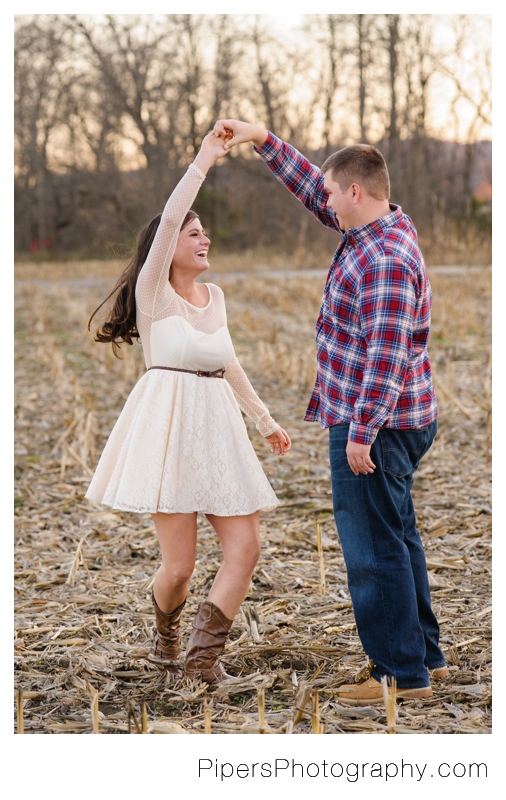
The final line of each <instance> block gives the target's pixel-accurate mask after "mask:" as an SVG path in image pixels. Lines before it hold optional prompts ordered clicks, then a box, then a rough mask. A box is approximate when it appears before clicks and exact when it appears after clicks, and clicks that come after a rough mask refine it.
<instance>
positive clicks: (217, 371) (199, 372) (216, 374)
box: [148, 367, 225, 378]
mask: <svg viewBox="0 0 506 800" xmlns="http://www.w3.org/2000/svg"><path fill="white" fill-rule="evenodd" d="M150 369H168V370H170V371H171V372H189V373H190V374H191V375H198V376H199V378H223V377H224V376H225V369H224V367H221V368H220V369H215V370H214V372H206V371H205V370H203V369H180V368H179V367H148V371H149V370H150Z"/></svg>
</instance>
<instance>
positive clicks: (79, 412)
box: [14, 262, 491, 734]
mask: <svg viewBox="0 0 506 800" xmlns="http://www.w3.org/2000/svg"><path fill="white" fill-rule="evenodd" d="M116 272H117V269H116V267H115V265H113V264H111V263H109V262H104V263H97V262H94V263H80V264H58V265H57V264H52V265H51V264H46V265H44V264H42V265H27V264H26V265H23V264H18V265H17V267H16V368H15V377H16V409H15V419H16V443H15V473H16V484H15V487H16V493H15V500H14V504H15V532H16V546H15V611H16V620H15V684H14V701H15V702H14V712H15V731H16V732H17V733H25V734H28V733H30V734H43V733H49V734H59V733H76V734H89V733H102V734H103V733H134V734H135V733H181V734H182V733H188V734H203V733H216V734H235V733H264V734H266V733H278V734H312V733H325V734H340V733H345V734H353V733H358V734H388V733H389V732H396V733H406V734H408V733H415V734H432V733H439V734H451V733H456V734H479V733H484V734H486V733H491V630H490V623H491V485H490V480H491V464H490V460H491V454H490V444H491V442H490V439H491V436H490V428H491V397H490V385H491V376H490V350H491V341H490V339H491V328H490V295H491V275H490V270H489V269H485V268H483V269H480V268H476V269H474V270H472V269H462V270H460V271H458V272H455V273H452V271H451V270H450V271H445V270H442V269H439V270H438V269H435V268H434V269H433V270H431V271H430V275H431V281H432V286H433V292H434V310H433V326H432V338H431V342H430V352H431V359H432V364H433V368H434V373H435V379H436V388H437V392H438V400H439V405H440V417H439V431H438V435H437V437H436V440H435V444H434V446H433V448H432V450H431V451H430V452H429V454H428V455H427V456H426V458H425V459H424V461H423V462H422V464H421V466H420V468H419V470H418V473H417V477H416V479H415V489H414V494H415V507H416V509H417V514H418V524H419V528H420V531H421V535H422V538H423V541H424V544H425V548H426V556H427V564H428V570H429V578H430V585H431V591H432V598H433V606H434V609H435V612H436V614H437V616H438V619H439V620H440V623H441V641H442V648H443V651H444V652H445V655H446V657H447V661H448V664H449V666H450V672H451V676H450V679H449V680H448V681H446V682H444V683H443V684H442V685H438V684H435V685H434V687H433V688H434V696H433V697H432V698H431V699H429V700H425V701H423V702H422V701H409V702H403V703H399V704H398V705H397V707H395V708H390V713H389V714H388V717H387V706H388V705H389V703H388V702H387V703H386V705H383V704H382V705H378V706H371V707H360V708H353V707H349V706H345V705H342V704H339V703H338V702H337V699H336V697H335V692H336V689H337V687H339V686H340V685H341V684H343V683H347V682H350V681H353V680H354V679H355V678H356V676H357V675H358V673H359V672H360V671H361V669H363V667H364V665H365V664H366V662H367V658H366V655H365V654H364V652H363V650H362V648H361V645H360V642H359V640H358V637H357V632H356V628H355V624H354V618H353V613H352V608H351V603H350V598H349V594H348V591H347V585H346V574H345V568H344V563H343V558H342V555H341V549H340V545H339V540H338V536H337V533H336V529H335V524H334V521H333V517H332V499H331V490H330V474H329V464H328V453H327V435H328V434H327V432H326V431H323V430H322V429H320V427H319V426H318V424H316V423H311V424H308V423H305V422H303V415H304V411H305V407H306V403H307V400H308V398H309V394H310V390H311V388H312V383H313V379H314V374H315V346H314V322H315V320H316V316H317V313H318V308H319V304H320V299H321V294H322V289H323V284H324V281H325V278H324V276H323V275H322V273H321V272H314V273H313V274H312V275H310V276H309V275H307V274H305V273H304V274H300V275H294V274H293V273H286V274H283V273H279V272H278V273H273V274H272V275H263V276H262V275H261V274H259V273H258V272H257V273H251V274H250V275H246V276H242V277H241V276H237V275H235V276H234V275H232V274H229V273H227V272H226V270H221V271H219V270H218V269H216V270H215V271H214V272H212V273H211V274H210V275H209V276H208V277H207V278H206V279H208V280H211V281H214V282H216V283H218V284H220V285H221V286H222V287H223V289H224V291H225V294H226V297H227V307H228V315H229V326H230V330H231V333H232V337H233V339H234V342H235V346H236V352H237V354H238V356H239V358H240V359H241V361H242V364H243V366H244V367H245V369H246V371H247V373H248V375H249V377H250V379H251V381H252V383H253V385H254V387H255V389H256V390H257V391H258V393H259V394H260V396H261V398H262V399H263V400H264V402H265V403H266V405H267V406H268V408H269V410H270V411H271V413H272V415H273V416H274V417H275V418H276V419H277V421H278V422H279V423H280V424H281V425H282V426H283V427H285V428H286V429H287V431H288V432H289V434H290V436H291V437H292V441H293V447H292V450H291V452H290V454H289V455H288V456H287V457H285V458H283V459H279V458H278V457H275V456H272V455H271V454H270V451H269V449H268V447H267V446H266V444H265V442H264V440H263V439H262V438H261V437H260V435H259V434H258V433H257V431H256V429H255V428H254V426H253V425H252V424H251V423H250V422H249V421H247V424H248V430H249V432H250V436H251V439H252V442H253V444H254V447H255V449H256V451H257V453H258V456H259V458H260V460H261V462H262V464H263V467H264V469H265V471H266V473H267V475H268V477H269V479H270V481H271V483H272V485H273V487H274V489H275V491H276V492H277V494H278V497H279V498H280V500H281V506H280V507H279V508H277V509H276V510H274V511H273V512H271V513H263V514H262V517H261V535H262V543H263V548H262V555H261V558H260V561H259V563H258V566H257V568H256V570H255V573H254V576H253V581H252V583H251V586H250V590H249V593H248V596H247V598H246V600H245V602H244V604H243V606H242V608H241V610H240V612H239V614H238V616H237V617H236V619H235V622H234V624H233V627H232V631H231V636H230V639H229V642H228V644H227V646H226V649H225V652H224V655H223V658H222V661H223V664H224V666H225V668H226V670H227V671H228V672H230V673H232V674H233V675H235V676H237V677H236V678H235V679H234V681H233V682H232V683H231V684H230V685H224V686H223V687H221V688H218V689H214V690H208V689H207V690H206V688H205V686H204V685H202V684H200V683H198V682H191V681H190V680H189V679H186V678H182V679H179V680H175V681H174V680H173V681H172V682H171V681H170V680H168V678H167V676H166V674H165V673H164V672H162V671H160V670H159V669H158V668H156V667H155V666H153V665H152V664H150V663H149V662H148V661H146V660H145V656H146V655H147V652H148V647H149V644H150V639H151V631H152V625H153V614H152V607H151V602H150V591H151V583H152V578H153V575H154V572H155V571H156V569H157V566H158V559H159V555H158V545H157V541H156V537H155V533H154V529H153V527H152V521H151V518H150V516H149V515H148V514H146V515H135V514H127V513H123V512H113V511H111V510H110V509H107V508H104V507H96V506H93V505H92V504H90V503H88V502H87V501H86V500H84V493H85V491H86V488H87V485H88V482H89V480H90V476H91V475H92V472H93V469H94V466H95V464H96V462H97V459H98V457H99V455H100V452H101V450H102V447H103V445H104V443H105V441H106V438H107V436H108V434H109V432H110V430H111V428H112V426H113V424H114V422H115V420H116V418H117V416H118V414H119V411H120V410H121V407H122V405H123V403H124V401H125V399H126V397H127V396H128V394H129V392H130V390H131V389H132V387H133V386H134V384H135V382H136V380H137V379H138V377H139V376H140V375H141V374H142V373H143V370H144V364H143V360H142V353H141V348H140V346H139V345H135V346H134V347H131V348H129V347H126V348H124V350H125V351H126V352H125V353H124V355H125V357H124V360H123V361H119V360H117V359H115V358H114V357H113V355H112V352H111V349H110V347H109V346H106V345H100V344H96V343H94V342H93V340H92V337H91V336H90V335H89V334H88V333H87V330H86V327H87V320H88V317H89V315H90V313H91V311H93V309H94V308H95V307H96V305H98V303H99V302H100V301H101V300H102V299H103V298H104V297H105V295H106V294H107V293H108V291H109V290H110V288H112V284H113V282H114V276H115V274H116ZM219 564H220V549H219V546H218V541H217V538H216V536H215V535H214V533H213V531H212V529H211V528H210V526H209V524H208V523H207V521H206V519H205V518H204V517H202V519H200V518H199V543H198V552H197V566H196V569H195V573H194V575H193V578H192V583H191V593H190V596H189V599H188V602H187V606H186V609H185V614H184V617H183V623H182V625H183V646H184V644H185V642H186V639H187V637H188V634H189V631H190V628H191V621H192V617H193V612H194V611H195V610H196V607H197V604H198V603H199V602H201V601H202V600H203V599H204V598H205V597H206V595H207V592H208V591H209V588H210V585H211V583H212V580H213V577H214V575H215V572H216V570H217V569H218V566H219Z"/></svg>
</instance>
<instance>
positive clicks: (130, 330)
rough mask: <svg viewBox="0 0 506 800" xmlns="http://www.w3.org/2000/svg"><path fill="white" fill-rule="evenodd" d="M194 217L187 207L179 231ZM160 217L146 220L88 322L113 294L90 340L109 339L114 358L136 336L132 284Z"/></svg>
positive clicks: (195, 215)
mask: <svg viewBox="0 0 506 800" xmlns="http://www.w3.org/2000/svg"><path fill="white" fill-rule="evenodd" d="M196 217H198V214H197V213H196V212H195V211H193V210H192V209H190V211H188V213H187V214H186V216H185V218H184V220H183V224H182V225H181V230H182V229H183V228H184V227H185V225H188V223H189V222H191V220H192V219H195V218H196ZM161 218H162V215H161V214H157V215H156V217H153V219H152V220H151V222H148V224H147V225H146V226H145V227H144V228H143V229H142V231H141V232H140V234H139V236H138V237H137V242H136V246H135V251H134V254H133V256H132V259H131V261H130V263H129V264H128V266H127V267H126V268H125V269H124V270H123V272H122V273H121V275H120V277H119V278H118V280H117V282H116V286H115V287H114V289H113V290H112V292H110V294H108V295H107V297H106V298H105V300H104V301H103V302H102V303H100V305H99V306H98V308H96V309H95V311H94V312H93V314H92V315H91V317H90V319H89V322H88V330H91V322H92V320H93V318H94V316H95V315H96V314H97V313H98V312H99V311H100V309H101V308H102V306H103V305H105V304H106V303H107V301H108V300H110V299H111V297H113V296H114V295H115V294H116V299H115V301H114V305H113V306H112V308H111V309H110V311H109V312H108V315H107V318H106V320H105V322H103V323H102V325H100V327H99V328H98V329H97V330H96V331H95V337H94V339H95V341H96V342H110V343H111V344H112V350H113V353H114V355H115V356H116V357H117V358H121V356H120V355H119V350H120V343H121V342H126V343H127V344H133V343H134V342H133V340H134V339H138V338H139V332H138V330H137V325H136V320H135V316H136V313H135V286H136V284H137V278H138V277H139V272H140V271H141V269H142V267H143V265H144V264H145V262H146V259H147V257H148V253H149V251H150V248H151V245H152V244H153V240H154V238H155V235H156V232H157V230H158V226H159V225H160V220H161Z"/></svg>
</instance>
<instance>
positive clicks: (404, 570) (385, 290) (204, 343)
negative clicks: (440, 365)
mask: <svg viewBox="0 0 506 800" xmlns="http://www.w3.org/2000/svg"><path fill="white" fill-rule="evenodd" d="M243 142H251V143H252V144H253V146H254V148H255V151H256V152H257V153H258V155H259V156H260V157H261V158H262V160H263V161H264V162H265V164H266V166H267V167H268V168H269V169H270V170H271V171H272V172H273V174H274V175H275V176H276V178H277V179H278V180H280V181H281V182H282V183H283V184H284V185H285V186H286V187H287V189H288V190H289V191H290V192H292V193H293V194H294V195H295V196H296V197H297V198H298V199H299V200H300V201H301V202H302V203H303V204H304V205H305V207H306V208H307V209H308V210H309V211H311V212H312V213H313V214H314V215H315V216H316V217H317V218H318V219H319V220H320V222H322V223H323V224H324V225H326V226H327V227H330V228H332V229H334V230H335V231H336V233H337V234H340V235H341V239H340V241H339V244H338V247H337V250H336V252H335V254H334V257H333V259H332V264H331V267H330V270H329V273H328V277H327V281H326V285H325V289H324V293H323V300H322V305H321V309H320V313H319V316H318V320H317V322H316V349H317V367H318V370H317V379H316V383H315V387H314V390H313V393H312V396H311V399H310V401H309V405H308V409H307V412H306V416H305V419H306V420H308V421H316V420H317V421H319V422H320V425H321V426H322V427H324V428H328V429H329V455H330V466H331V480H332V494H333V505H334V516H335V520H336V525H337V529H338V534H339V538H340V541H341V545H342V550H343V555H344V559H345V564H346V569H347V577H348V586H349V591H350V595H351V599H352V603H353V610H354V614H355V619H356V623H357V631H358V634H359V636H360V639H361V642H362V645H363V648H364V651H365V653H367V655H368V657H369V659H370V663H371V671H370V675H369V676H368V677H367V679H366V680H365V681H364V682H362V683H358V684H354V685H347V686H341V687H339V689H338V691H337V698H338V700H339V701H340V702H344V703H351V704H358V705H368V704H370V703H375V702H381V701H382V699H383V693H382V686H381V683H380V681H381V678H382V676H383V675H386V676H387V679H388V680H391V678H395V680H396V686H397V690H396V691H397V695H398V697H405V698H424V697H430V696H431V695H432V689H431V677H432V679H435V680H438V679H444V678H445V677H447V675H448V669H447V667H446V665H445V659H444V656H443V653H442V652H441V650H440V648H439V645H438V640H439V626H438V623H437V620H436V618H435V616H434V613H433V612H432V609H431V603H430V592H429V585H428V576H427V568H426V563H425V555H424V551H423V547H422V543H421V540H420V536H419V533H418V531H417V528H416V521H415V512H414V508H413V502H412V499H411V487H412V484H413V475H414V472H415V470H416V468H417V466H418V464H419V462H420V459H421V458H422V456H423V455H424V454H425V452H426V451H427V450H428V449H429V448H430V446H431V444H432V441H433V438H434V436H435V433H436V426H437V423H436V417H437V403H436V398H435V394H434V387H433V381H432V376H431V370H430V363H429V357H428V352H427V340H428V334H429V324H430V310H431V297H432V295H431V289H430V284H429V280H428V276H427V271H426V268H425V264H424V261H423V257H422V255H421V252H420V249H419V247H418V240H417V234H416V230H415V228H414V226H413V223H412V222H411V220H410V218H409V217H408V216H406V215H405V214H404V213H403V212H402V209H401V208H400V207H399V206H397V205H393V204H391V203H390V202H389V196H390V184H389V177H388V170H387V167H386V164H385V160H384V158H383V156H382V155H381V153H380V152H379V151H378V150H377V149H376V148H374V147H372V146H370V145H362V144H357V145H352V146H350V147H346V148H344V149H342V150H339V151H337V152H336V153H334V154H333V155H331V156H330V157H329V158H328V159H327V160H326V161H325V163H324V164H323V166H322V167H321V168H318V167H316V166H314V165H312V164H311V163H310V162H309V161H308V160H307V159H306V158H305V157H304V156H303V155H302V154H301V153H299V152H298V151H297V150H296V149H295V148H293V147H292V146H291V145H289V144H287V143H285V142H283V141H282V140H281V139H279V138H278V137H276V136H275V135H274V134H273V133H272V132H270V131H268V130H266V129H265V128H263V127H261V126H259V125H253V124H250V123H247V122H241V121H239V120H220V121H218V122H217V123H216V124H215V126H214V130H213V131H212V132H210V133H209V134H208V135H207V136H206V137H205V138H204V140H203V142H202V145H201V148H200V151H199V153H198V154H197V156H196V158H195V160H194V161H193V163H192V164H190V166H189V168H188V170H187V172H186V174H185V175H184V176H183V178H182V179H181V180H180V182H179V183H178V185H177V186H176V188H175V189H174V191H173V192H172V194H171V196H170V197H169V199H168V201H167V204H166V206H165V208H164V210H163V213H162V214H159V215H158V216H156V217H155V218H154V219H153V220H151V222H150V223H149V224H148V225H146V227H145V228H144V229H143V231H142V232H141V233H140V235H139V237H138V240H137V245H136V250H135V253H134V255H133V258H132V260H131V262H130V264H129V265H128V266H127V268H126V269H125V271H124V272H123V274H122V275H121V277H120V278H119V280H118V282H117V284H116V286H115V288H114V290H113V292H111V294H110V295H109V297H108V298H107V299H106V301H107V300H109V299H110V298H114V301H113V304H112V306H111V307H110V310H109V311H108V312H107V318H106V320H105V322H103V324H102V325H101V326H100V327H99V328H98V330H97V331H96V333H95V339H96V341H100V342H110V343H111V344H112V346H113V349H114V351H115V352H116V351H117V347H118V346H119V344H120V343H122V342H127V343H128V344H132V342H133V339H135V338H140V340H141V343H142V348H143V353H144V358H145V362H146V368H147V369H146V372H145V374H144V375H143V376H142V377H141V378H140V380H139V381H138V383H137V384H136V386H135V387H134V389H133V390H132V392H131V394H130V396H129V397H128V399H127V402H126V404H125V406H124V408H123V410H122V412H121V414H120V416H119V418H118V421H117V423H116V425H115V426H114V428H113V430H112V432H111V435H110V436H109V439H108V441H107V443H106V446H105V448H104V451H103V453H102V456H101V458H100V460H99V463H98V466H97V469H96V472H95V474H94V476H93V479H92V481H91V484H90V486H89V488H88V491H87V494H86V497H87V498H88V499H89V500H91V501H92V502H96V503H102V504H105V505H108V506H111V507H112V508H114V509H120V510H126V511H134V512H138V513H146V512H149V513H151V514H152V517H153V521H154V525H155V529H156V533H157V537H158V541H159V544H160V550H161V566H160V568H159V569H158V571H157V573H156V576H155V579H154V584H153V593H152V601H153V606H154V611H155V632H154V642H153V646H152V649H151V652H150V656H149V658H150V660H151V661H152V662H154V663H156V664H158V665H159V666H160V667H161V668H163V669H167V670H168V671H170V672H172V673H174V674H175V675H182V674H183V673H184V674H186V675H188V676H190V677H194V678H198V679H201V680H203V681H205V682H207V683H209V684H214V683H217V682H220V681H223V680H228V679H230V677H231V676H230V675H228V674H227V673H226V672H225V670H224V668H223V665H222V664H221V663H220V660H219V657H220V655H221V653H222V652H223V649H224V647H225V643H226V638H227V635H228V632H229V630H230V627H231V625H232V622H233V619H234V617H235V615H236V614H237V612H238V610H239V608H240V605H241V603H242V601H243V600H244V597H245V596H246V593H247V591H248V588H249V585H250V581H251V577H252V574H253V570H254V568H255V565H256V563H257V561H258V558H259V555H260V536H259V511H260V510H261V509H267V508H274V507H275V506H277V505H278V504H279V501H278V499H277V497H276V495H275V494H274V492H273V490H272V488H271V486H270V484H269V482H268V480H267V478H266V476H265V474H264V472H263V470H262V467H261V465H260V463H259V461H258V459H257V456H256V454H255V452H254V450H253V447H252V445H251V442H250V440H249V437H248V434H247V429H246V426H245V423H244V420H243V417H242V413H241V410H242V411H243V412H244V413H245V414H246V415H247V416H248V417H250V418H251V419H253V420H254V421H255V423H256V426H257V428H258V430H259V431H260V433H261V434H262V435H263V436H264V437H265V438H266V440H267V442H268V443H269V446H270V449H271V452H273V453H276V454H278V455H280V456H284V455H285V454H286V453H287V452H288V451H289V449H290V446H291V442H290V438H289V436H288V434H287V433H286V431H285V430H284V429H283V428H281V427H280V426H279V425H278V424H277V422H276V421H275V420H274V419H273V418H272V417H271V416H270V414H269V411H268V409H267V408H266V407H265V405H264V404H263V403H262V401H261V400H260V398H259V397H258V395H257V394H256V393H255V391H254V389H253V387H252V385H251V383H250V382H249V380H248V378H247V376H246V374H245V372H244V370H243V369H242V367H241V365H240V363H239V361H238V360H237V357H236V356H235V353H234V347H233V344H232V341H231V338H230V334H229V331H228V328H227V319H226V309H225V301H224V296H223V292H222V290H221V289H220V288H219V287H218V286H216V285H214V284H212V283H201V282H197V280H196V279H197V278H198V276H199V275H201V274H202V273H204V272H205V271H206V270H208V269H209V261H208V251H209V245H210V239H209V237H208V236H207V235H206V233H205V228H204V225H203V222H204V221H201V220H200V219H199V217H198V216H197V214H196V213H195V212H194V211H192V210H191V205H192V203H193V201H194V199H195V197H196V195H197V193H198V191H199V188H200V186H201V185H202V183H203V181H204V180H205V178H206V174H207V172H208V170H209V169H210V168H211V167H212V166H213V164H214V163H215V162H216V161H217V160H218V159H219V158H221V157H222V156H225V155H226V154H227V153H228V152H229V151H230V149H231V148H232V147H234V146H236V145H238V144H240V143H243ZM106 301H104V303H105V302H106ZM103 305H104V304H101V306H99V308H98V309H97V310H96V311H95V312H94V314H93V315H92V318H91V319H90V323H91V320H92V319H93V317H94V316H95V314H96V313H97V312H98V311H99V309H100V308H101V307H102V306H103ZM198 513H202V514H205V516H206V517H207V519H208V520H209V522H210V523H211V525H212V527H213V528H214V530H215V532H216V534H217V536H218V539H219V541H220V545H221V548H222V551H223V561H222V564H221V566H220V569H219V570H218V572H217V574H216V576H215V579H214V582H213V584H212V587H211V590H210V592H209V595H208V597H207V598H206V600H205V601H204V602H202V603H201V604H200V606H199V608H198V611H197V614H196V616H195V619H194V621H193V628H192V631H191V634H190V637H189V640H188V644H187V648H186V656H185V661H184V664H182V663H181V662H180V661H179V658H180V619H181V614H182V612H183V609H184V606H185V601H186V596H187V592H188V586H189V582H190V578H191V575H192V573H193V569H194V566H195V557H196V543H197V514H198Z"/></svg>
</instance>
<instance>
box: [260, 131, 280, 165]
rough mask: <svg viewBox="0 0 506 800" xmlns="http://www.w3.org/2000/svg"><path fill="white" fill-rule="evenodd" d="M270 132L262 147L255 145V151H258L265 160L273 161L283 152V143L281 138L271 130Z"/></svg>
mask: <svg viewBox="0 0 506 800" xmlns="http://www.w3.org/2000/svg"><path fill="white" fill-rule="evenodd" d="M268 133H269V135H268V136H267V139H266V140H265V142H264V143H263V145H262V147H253V150H254V151H255V153H258V155H259V156H261V157H262V159H263V160H264V161H272V159H273V158H275V157H276V156H277V155H278V154H279V153H280V152H281V149H282V144H283V143H282V141H281V139H278V137H277V136H274V134H273V133H271V132H270V131H269V132H268Z"/></svg>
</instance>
